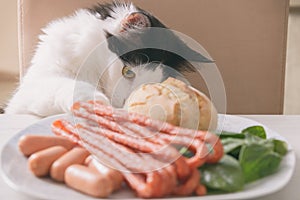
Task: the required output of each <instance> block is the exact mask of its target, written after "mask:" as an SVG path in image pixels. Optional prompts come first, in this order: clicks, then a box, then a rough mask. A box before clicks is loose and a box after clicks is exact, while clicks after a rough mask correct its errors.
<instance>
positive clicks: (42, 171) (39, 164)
mask: <svg viewBox="0 0 300 200" xmlns="http://www.w3.org/2000/svg"><path fill="white" fill-rule="evenodd" d="M67 151H68V150H67V149H66V148H65V147H62V146H53V147H49V148H47V149H44V150H41V151H38V152H36V153H34V154H32V155H31V156H30V157H29V159H28V168H29V169H30V171H32V173H33V174H34V175H36V176H39V177H41V176H46V175H48V174H49V170H50V167H51V165H52V163H53V162H54V161H55V160H56V159H58V158H59V157H60V156H62V155H63V154H64V153H66V152H67Z"/></svg>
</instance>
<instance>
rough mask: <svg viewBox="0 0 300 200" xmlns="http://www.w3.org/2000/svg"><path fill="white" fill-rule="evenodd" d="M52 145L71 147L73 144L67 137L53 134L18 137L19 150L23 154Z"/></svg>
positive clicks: (29, 153) (26, 154) (28, 154)
mask: <svg viewBox="0 0 300 200" xmlns="http://www.w3.org/2000/svg"><path fill="white" fill-rule="evenodd" d="M54 145H58V146H63V147H65V148H66V149H68V150H69V149H71V148H73V147H74V146H75V144H74V143H73V142H72V141H70V140H68V139H67V138H64V137H61V136H55V135H24V136H22V137H21V138H20V139H19V142H18V146H19V150H20V151H21V152H22V153H23V154H24V155H25V156H30V155H31V154H33V153H35V152H37V151H40V150H43V149H46V148H48V147H52V146H54Z"/></svg>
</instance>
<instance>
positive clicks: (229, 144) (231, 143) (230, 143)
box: [221, 138, 244, 153]
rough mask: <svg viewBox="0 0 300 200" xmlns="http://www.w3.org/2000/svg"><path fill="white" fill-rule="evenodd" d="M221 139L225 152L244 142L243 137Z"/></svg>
mask: <svg viewBox="0 0 300 200" xmlns="http://www.w3.org/2000/svg"><path fill="white" fill-rule="evenodd" d="M221 141H222V144H223V148H224V152H225V153H230V152H232V151H233V150H235V149H237V148H239V147H241V146H242V145H243V144H244V139H238V138H224V139H222V140H221Z"/></svg>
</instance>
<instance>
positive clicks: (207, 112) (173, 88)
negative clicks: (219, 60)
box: [124, 78, 218, 130]
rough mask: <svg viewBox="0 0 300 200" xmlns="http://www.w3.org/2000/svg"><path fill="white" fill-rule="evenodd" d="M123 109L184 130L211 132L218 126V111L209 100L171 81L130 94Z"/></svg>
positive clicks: (145, 86) (177, 81)
mask: <svg viewBox="0 0 300 200" xmlns="http://www.w3.org/2000/svg"><path fill="white" fill-rule="evenodd" d="M124 108H125V109H127V110H128V111H129V112H135V113H139V114H142V115H146V116H148V117H150V118H153V119H157V120H161V121H165V122H168V123H171V124H173V125H176V126H181V127H185V128H191V129H199V130H214V129H216V127H217V119H218V117H217V111H216V109H215V107H214V105H213V103H212V102H211V101H210V100H209V98H208V97H207V96H205V95H204V94H203V93H201V92H200V91H198V90H196V89H195V88H193V87H191V86H188V85H186V84H185V83H184V82H182V81H180V80H177V79H174V78H168V79H167V80H166V81H164V82H162V83H153V84H144V85H142V86H141V87H140V88H138V89H137V90H135V91H133V92H132V93H131V95H130V96H129V98H128V99H127V101H126V103H125V106H124Z"/></svg>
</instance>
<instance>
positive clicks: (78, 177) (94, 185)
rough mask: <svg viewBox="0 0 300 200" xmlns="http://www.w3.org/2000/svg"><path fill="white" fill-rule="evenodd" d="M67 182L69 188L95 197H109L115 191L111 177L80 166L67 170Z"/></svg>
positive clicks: (75, 165)
mask: <svg viewBox="0 0 300 200" xmlns="http://www.w3.org/2000/svg"><path fill="white" fill-rule="evenodd" d="M65 182H66V184H67V185H68V186H69V187H71V188H74V189H76V190H78V191H80V192H83V193H85V194H89V195H91V196H94V197H107V196H109V195H110V194H111V193H112V191H113V189H114V188H113V183H112V181H111V180H110V177H109V176H105V175H103V174H101V173H99V172H98V171H96V170H93V169H92V168H90V167H87V166H84V165H79V164H74V165H71V166H70V167H68V168H67V170H66V173H65Z"/></svg>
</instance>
